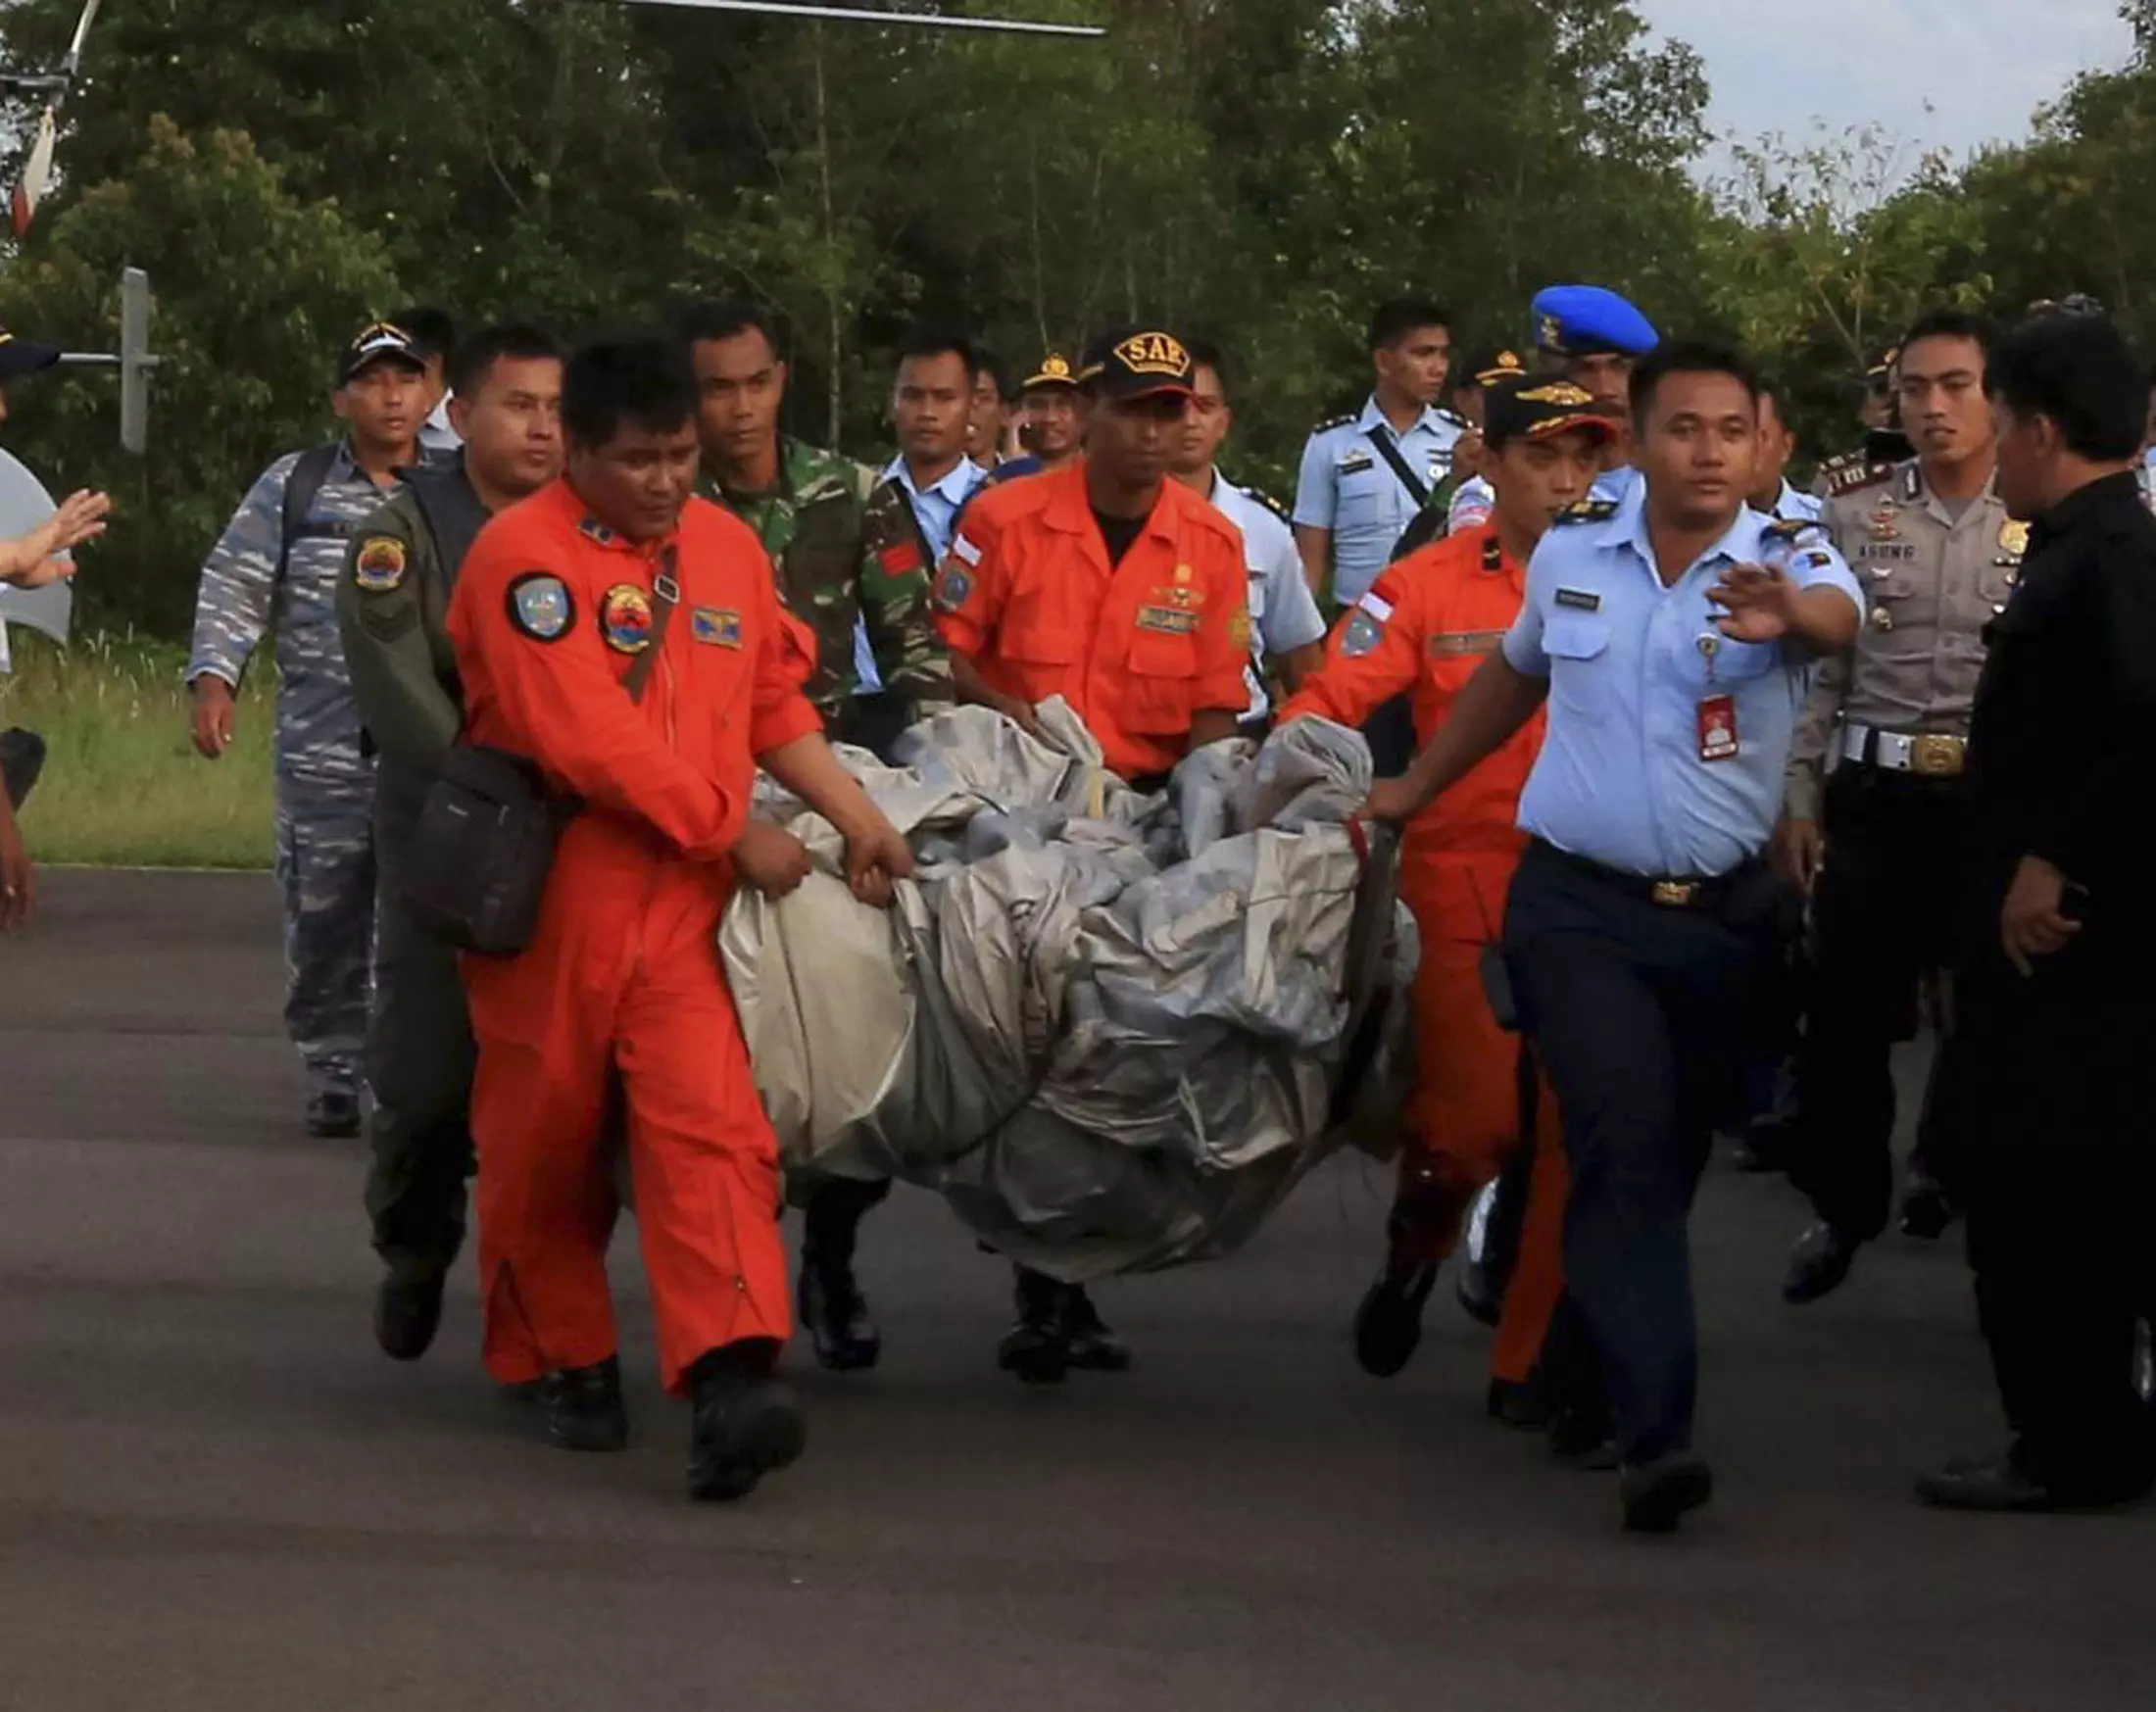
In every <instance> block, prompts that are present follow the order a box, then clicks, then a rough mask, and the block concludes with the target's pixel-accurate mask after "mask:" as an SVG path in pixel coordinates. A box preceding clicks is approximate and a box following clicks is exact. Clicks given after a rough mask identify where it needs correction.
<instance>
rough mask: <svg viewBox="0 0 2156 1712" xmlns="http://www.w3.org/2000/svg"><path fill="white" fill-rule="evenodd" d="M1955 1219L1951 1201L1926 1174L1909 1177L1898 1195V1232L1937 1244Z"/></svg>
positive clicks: (1920, 1240)
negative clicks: (1906, 1185)
mask: <svg viewBox="0 0 2156 1712" xmlns="http://www.w3.org/2000/svg"><path fill="white" fill-rule="evenodd" d="M1953 1222H1954V1203H1953V1202H1952V1201H1951V1200H1949V1199H1947V1198H1946V1191H1945V1190H1943V1189H1941V1188H1940V1187H1939V1186H1938V1185H1937V1184H1936V1183H1934V1182H1933V1181H1932V1180H1931V1179H1930V1178H1929V1177H1911V1178H1910V1179H1909V1188H1908V1191H1907V1193H1905V1194H1904V1195H1903V1196H1902V1198H1901V1234H1902V1235H1903V1236H1905V1237H1914V1238H1916V1239H1917V1240H1918V1241H1919V1242H1922V1243H1936V1242H1937V1241H1938V1240H1939V1238H1941V1237H1943V1236H1944V1235H1945V1234H1946V1227H1947V1226H1948V1225H1950V1224H1952V1223H1953Z"/></svg>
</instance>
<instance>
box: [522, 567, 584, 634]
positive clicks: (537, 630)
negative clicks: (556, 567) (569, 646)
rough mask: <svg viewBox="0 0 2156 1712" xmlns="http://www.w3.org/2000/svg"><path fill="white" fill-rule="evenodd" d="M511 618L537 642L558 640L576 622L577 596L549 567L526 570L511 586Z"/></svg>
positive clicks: (523, 632)
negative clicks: (546, 568) (570, 591)
mask: <svg viewBox="0 0 2156 1712" xmlns="http://www.w3.org/2000/svg"><path fill="white" fill-rule="evenodd" d="M509 620H510V622H511V623H512V624H514V625H515V626H516V628H517V630H518V631H520V632H521V633H522V634H524V635H526V636H529V637H530V638H531V639H532V640H533V641H534V642H559V641H561V640H562V638H563V637H564V636H566V635H567V634H568V633H569V631H570V630H572V629H573V628H575V625H576V597H575V596H574V595H572V594H570V593H569V585H568V584H567V583H565V582H564V581H563V580H562V579H561V578H560V577H558V576H556V575H555V574H554V573H553V572H552V571H550V570H527V571H526V572H524V574H523V575H522V576H520V577H517V578H516V579H515V581H514V582H512V583H511V584H510V585H509Z"/></svg>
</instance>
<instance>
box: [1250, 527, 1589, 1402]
mask: <svg viewBox="0 0 2156 1712" xmlns="http://www.w3.org/2000/svg"><path fill="white" fill-rule="evenodd" d="M1526 591H1527V571H1526V567H1525V566H1524V565H1521V564H1520V563H1517V562H1515V561H1514V560H1513V559H1512V558H1511V556H1510V555H1508V554H1507V553H1506V552H1505V551H1504V548H1503V546H1502V545H1501V544H1500V543H1499V541H1498V539H1497V531H1496V529H1495V526H1494V525H1492V524H1488V523H1485V524H1483V525H1482V526H1480V527H1479V528H1474V529H1470V530H1467V531H1465V532H1463V533H1461V534H1457V535H1452V536H1448V537H1446V539H1445V540H1443V541H1440V542H1437V543H1435V544H1434V545H1432V546H1429V547H1426V548H1423V549H1422V550H1421V551H1420V552H1417V553H1414V554H1411V555H1409V556H1408V557H1407V558H1405V559H1403V560H1401V561H1400V562H1399V563H1397V564H1394V565H1392V566H1390V567H1389V568H1388V569H1387V570H1386V571H1385V572H1384V574H1382V575H1381V576H1380V577H1379V578H1378V580H1377V582H1376V583H1375V584H1374V585H1373V586H1372V588H1371V590H1370V592H1369V593H1368V594H1367V595H1365V596H1364V597H1363V598H1362V600H1361V602H1360V603H1358V604H1357V606H1355V607H1354V608H1352V609H1350V610H1349V611H1348V614H1347V615H1346V616H1345V617H1344V618H1343V619H1342V620H1341V622H1340V623H1339V624H1338V625H1337V626H1335V628H1334V631H1333V634H1332V637H1331V639H1330V640H1329V641H1328V643H1327V645H1326V660H1325V665H1324V667H1323V668H1322V669H1321V670H1320V671H1319V672H1318V673H1317V674H1316V675H1315V676H1314V677H1313V678H1311V680H1310V681H1309V682H1308V683H1306V684H1305V685H1304V686H1303V687H1302V689H1301V690H1300V692H1299V693H1298V694H1297V695H1296V696H1295V697H1294V698H1293V699H1292V700H1291V701H1290V702H1289V703H1288V705H1287V707H1286V708H1285V709H1283V710H1282V717H1283V719H1295V718H1299V717H1302V716H1304V715H1307V714H1317V715H1321V716H1323V717H1325V718H1327V719H1332V720H1336V721H1337V722H1339V723H1340V724H1343V725H1348V726H1360V725H1361V724H1362V723H1363V722H1364V721H1366V720H1367V719H1368V718H1369V717H1370V715H1371V713H1372V712H1373V711H1374V710H1375V709H1378V708H1379V707H1382V706H1383V705H1384V704H1385V703H1386V702H1388V701H1390V700H1392V699H1393V698H1394V697H1396V696H1399V695H1403V694H1405V695H1410V696H1411V697H1412V698H1413V709H1414V719H1415V741H1416V744H1417V746H1418V747H1420V746H1425V745H1427V744H1428V743H1429V742H1430V740H1431V738H1432V737H1433V736H1434V735H1435V734H1436V733H1437V730H1438V728H1439V727H1440V726H1441V725H1443V724H1444V723H1445V720H1446V715H1447V714H1449V713H1450V712H1451V709H1452V704H1453V702H1454V700H1455V699H1456V698H1457V697H1458V695H1459V693H1460V691H1461V690H1462V689H1464V688H1465V687H1466V685H1467V681H1468V679H1470V678H1471V677H1473V676H1474V675H1475V673H1476V671H1477V670H1479V669H1480V668H1481V666H1482V663H1483V661H1484V660H1486V659H1487V658H1488V657H1489V656H1490V655H1492V654H1495V652H1496V650H1497V644H1498V643H1499V642H1500V641H1501V640H1502V639H1503V637H1504V633H1505V632H1506V631H1507V630H1509V629H1510V628H1511V627H1512V621H1513V620H1514V619H1515V618H1517V617H1518V616H1519V613H1520V607H1521V605H1522V603H1523V602H1524V600H1525V599H1526ZM1543 727H1544V715H1543V713H1542V711H1541V710H1540V709H1538V710H1537V711H1536V714H1535V716H1534V717H1533V718H1532V719H1530V720H1529V721H1528V722H1527V724H1525V725H1524V726H1522V727H1521V728H1520V730H1519V731H1518V732H1517V733H1515V734H1514V735H1513V736H1512V737H1510V738H1508V739H1507V740H1506V741H1505V743H1504V744H1503V746H1502V747H1500V748H1499V749H1498V750H1497V751H1496V752H1495V754H1494V755H1492V756H1490V757H1489V758H1487V759H1485V760H1484V761H1482V762H1481V763H1480V764H1479V765H1478V766H1476V767H1475V768H1474V770H1473V771H1471V772H1470V773H1468V774H1467V775H1466V777H1465V778H1463V779H1462V780H1461V781H1460V782H1459V783H1458V784H1457V785H1456V786H1454V787H1453V788H1452V789H1451V790H1449V791H1447V792H1446V793H1445V795H1444V796H1442V797H1440V798H1438V799H1437V801H1436V802H1434V803H1432V804H1431V805H1430V806H1429V807H1426V808H1425V809H1423V810H1422V812H1421V813H1419V814H1418V815H1416V816H1415V818H1414V819H1413V820H1411V821H1409V822H1408V824H1407V829H1406V836H1405V838H1404V840H1403V841H1402V845H1401V852H1400V856H1401V861H1400V896H1401V897H1402V898H1403V899H1404V900H1405V902H1406V904H1407V907H1408V909H1409V911H1410V912H1411V913H1412V914H1413V916H1414V918H1415V929H1416V932H1417V934H1418V935H1419V937H1420V939H1421V941H1422V957H1421V962H1420V963H1419V965H1418V966H1417V968H1416V971H1415V988H1414V1008H1415V1046H1416V1069H1415V1092H1414V1096H1413V1099H1412V1101H1411V1103H1410V1107H1409V1120H1410V1121H1409V1135H1410V1140H1409V1144H1408V1150H1407V1152H1406V1154H1405V1155H1404V1156H1403V1157H1402V1159H1401V1161H1400V1186H1401V1196H1402V1199H1403V1200H1405V1201H1409V1202H1410V1203H1412V1202H1415V1201H1418V1200H1419V1201H1424V1202H1427V1201H1429V1200H1431V1199H1436V1200H1437V1201H1438V1202H1439V1207H1438V1209H1437V1212H1436V1216H1433V1217H1430V1218H1428V1219H1427V1220H1417V1221H1415V1229H1414V1233H1413V1240H1414V1241H1415V1243H1416V1244H1417V1246H1418V1247H1420V1248H1421V1252H1420V1253H1419V1254H1416V1255H1413V1256H1411V1257H1413V1258H1417V1259H1423V1260H1442V1259H1444V1258H1445V1257H1446V1256H1447V1255H1448V1254H1450V1253H1451V1251H1452V1249H1453V1247H1455V1246H1456V1245H1457V1243H1458V1240H1459V1225H1460V1215H1461V1214H1462V1213H1464V1211H1465V1210H1466V1208H1467V1206H1468V1204H1469V1203H1470V1202H1471V1201H1472V1200H1473V1198H1475V1196H1476V1195H1477V1194H1478V1193H1480V1191H1481V1190H1482V1189H1483V1187H1484V1186H1485V1185H1486V1184H1488V1183H1490V1182H1491V1181H1492V1180H1494V1179H1495V1177H1496V1176H1497V1175H1498V1174H1499V1173H1500V1172H1501V1171H1502V1170H1503V1169H1504V1167H1505V1165H1506V1164H1507V1163H1508V1162H1509V1161H1510V1160H1511V1158H1512V1157H1513V1155H1514V1153H1515V1151H1516V1149H1518V1148H1519V1147H1520V1146H1521V1145H1522V1143H1523V1140H1524V1139H1525V1137H1524V1134H1523V1127H1524V1120H1526V1119H1527V1118H1528V1116H1529V1114H1528V1113H1527V1112H1526V1111H1524V1110H1523V1104H1524V1103H1525V1102H1524V1101H1523V1100H1522V1087H1521V1078H1522V1070H1521V1064H1522V1053H1523V1052H1524V1050H1525V1048H1524V1044H1523V1042H1522V1039H1521V1037H1520V1036H1518V1035H1516V1034H1511V1033H1508V1032H1506V1031H1505V1030H1504V1029H1502V1028H1500V1027H1499V1026H1498V1024H1497V1019H1496V1017H1495V1014H1494V1013H1493V1012H1492V1010H1491V1008H1490V1001H1489V999H1488V997H1487V996H1486V994H1485V992H1484V988H1483V978H1482V959H1483V952H1484V948H1485V947H1486V946H1488V945H1490V944H1491V943H1493V942H1495V941H1498V940H1500V939H1501V938H1502V937H1503V924H1504V905H1505V894H1506V893H1507V891H1509V890H1510V888H1511V884H1512V871H1513V869H1514V868H1515V867H1516V866H1517V865H1518V862H1519V858H1520V853H1521V852H1522V851H1523V850H1524V849H1525V848H1526V844H1527V839H1526V835H1525V834H1524V833H1522V832H1521V831H1520V830H1519V828H1518V825H1517V821H1518V816H1519V801H1520V792H1521V790H1522V789H1523V788H1524V787H1525V785H1526V783H1527V775H1528V773H1529V772H1530V771H1531V770H1532V769H1533V767H1534V764H1535V758H1536V756H1537V754H1538V753H1539V752H1540V751H1541V749H1542V742H1543ZM1534 1105H1535V1110H1536V1113H1537V1114H1538V1115H1539V1116H1540V1118H1541V1120H1542V1123H1543V1127H1544V1128H1546V1129H1547V1130H1548V1131H1549V1132H1550V1133H1549V1134H1548V1135H1546V1136H1544V1137H1543V1138H1542V1139H1543V1141H1544V1143H1545V1144H1547V1145H1544V1146H1543V1147H1542V1148H1540V1149H1538V1158H1537V1172H1536V1184H1535V1187H1534V1190H1533V1191H1532V1192H1531V1195H1530V1199H1529V1206H1528V1211H1527V1218H1526V1223H1525V1224H1524V1225H1523V1227H1522V1238H1521V1262H1520V1266H1519V1270H1518V1275H1517V1276H1516V1277H1515V1280H1514V1286H1513V1290H1512V1291H1509V1292H1508V1293H1507V1298H1506V1315H1507V1322H1508V1326H1507V1329H1508V1331H1509V1332H1510V1333H1511V1336H1510V1337H1509V1338H1505V1337H1501V1338H1500V1343H1501V1344H1515V1343H1516V1344H1519V1345H1523V1346H1524V1347H1525V1351H1526V1354H1525V1361H1524V1363H1522V1362H1518V1361H1512V1360H1506V1359H1504V1358H1503V1352H1502V1351H1500V1363H1499V1366H1500V1377H1508V1378H1522V1379H1524V1378H1525V1377H1526V1371H1527V1369H1530V1368H1532V1366H1533V1365H1534V1360H1535V1356H1536V1353H1537V1352H1538V1351H1539V1349H1540V1345H1541V1342H1542V1331H1543V1329H1544V1326H1546V1323H1547V1320H1548V1316H1549V1314H1550V1312H1551V1311H1553V1310H1554V1307H1555V1305H1556V1299H1557V1296H1559V1295H1560V1294H1561V1291H1562V1274H1561V1270H1560V1269H1559V1267H1558V1266H1557V1264H1556V1260H1555V1256H1556V1255H1557V1252H1558V1242H1559V1238H1560V1236H1561V1232H1560V1231H1559V1230H1558V1229H1557V1228H1556V1227H1557V1225H1559V1224H1561V1221H1562V1206H1563V1198H1564V1189H1565V1184H1564V1180H1563V1175H1562V1170H1563V1168H1562V1154H1561V1151H1560V1149H1558V1148H1557V1147H1556V1146H1555V1145H1554V1144H1555V1135H1554V1128H1555V1126H1554V1122H1553V1115H1554V1105H1553V1102H1552V1101H1550V1100H1549V1098H1548V1094H1547V1090H1546V1089H1543V1090H1542V1091H1541V1094H1540V1097H1539V1098H1538V1099H1537V1100H1536V1101H1535V1102H1534ZM1544 1160H1547V1161H1548V1163H1547V1164H1544ZM1515 1315H1517V1320H1515ZM1506 1367H1514V1368H1517V1369H1518V1370H1517V1371H1514V1372H1505V1371H1503V1370H1504V1368H1506Z"/></svg>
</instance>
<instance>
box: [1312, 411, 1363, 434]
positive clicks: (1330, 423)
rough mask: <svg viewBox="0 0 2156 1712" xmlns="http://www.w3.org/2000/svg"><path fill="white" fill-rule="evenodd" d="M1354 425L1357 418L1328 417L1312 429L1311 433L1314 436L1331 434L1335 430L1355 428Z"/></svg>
mask: <svg viewBox="0 0 2156 1712" xmlns="http://www.w3.org/2000/svg"><path fill="white" fill-rule="evenodd" d="M1354 424H1355V418H1354V416H1352V415H1349V416H1327V417H1326V418H1325V419H1324V420H1323V421H1322V422H1320V423H1318V425H1317V426H1316V427H1314V428H1312V429H1311V430H1310V432H1311V433H1313V434H1330V433H1331V432H1332V431H1333V430H1334V429H1335V428H1351V427H1353V426H1354Z"/></svg>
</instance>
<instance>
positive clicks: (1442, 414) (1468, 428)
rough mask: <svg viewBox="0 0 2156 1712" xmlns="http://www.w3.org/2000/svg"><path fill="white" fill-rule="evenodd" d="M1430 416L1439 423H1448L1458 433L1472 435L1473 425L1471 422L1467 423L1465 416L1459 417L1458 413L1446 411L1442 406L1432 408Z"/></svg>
mask: <svg viewBox="0 0 2156 1712" xmlns="http://www.w3.org/2000/svg"><path fill="white" fill-rule="evenodd" d="M1431 414H1432V415H1433V416H1436V417H1437V418H1438V420H1439V421H1441V422H1450V423H1451V424H1452V426H1454V427H1455V428H1457V429H1459V431H1460V432H1461V433H1463V434H1467V433H1472V432H1473V431H1474V427H1475V424H1474V423H1473V422H1471V421H1469V420H1468V419H1467V418H1466V417H1465V416H1461V415H1460V414H1459V412H1458V411H1452V410H1446V408H1445V406H1443V405H1442V404H1441V405H1437V406H1434V407H1433V408H1432V412H1431Z"/></svg>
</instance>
